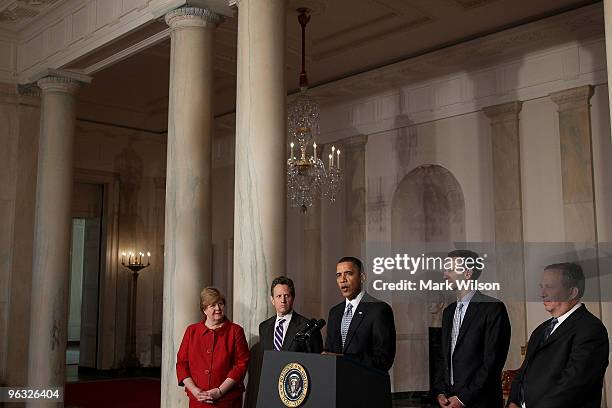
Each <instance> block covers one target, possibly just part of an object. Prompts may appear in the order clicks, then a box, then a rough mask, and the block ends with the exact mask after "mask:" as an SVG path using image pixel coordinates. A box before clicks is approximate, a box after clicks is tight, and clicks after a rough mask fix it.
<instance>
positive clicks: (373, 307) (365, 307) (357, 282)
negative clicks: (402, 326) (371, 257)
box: [325, 257, 395, 372]
mask: <svg viewBox="0 0 612 408" xmlns="http://www.w3.org/2000/svg"><path fill="white" fill-rule="evenodd" d="M364 281H365V273H364V270H363V264H362V263H361V261H360V260H359V259H357V258H354V257H344V258H342V259H340V260H339V261H338V263H337V265H336V283H337V284H338V289H340V293H341V294H342V296H343V297H344V301H343V302H342V303H339V304H337V305H336V306H334V307H333V308H332V309H331V310H330V311H329V318H328V323H327V338H326V341H325V351H326V352H329V353H334V354H343V355H344V356H346V357H348V358H352V359H354V360H356V361H358V362H359V363H361V364H364V365H366V366H369V367H372V368H376V369H378V370H382V371H384V372H387V371H389V369H390V368H391V366H392V365H393V359H394V358H395V322H394V319H393V310H391V307H390V306H389V305H388V304H386V303H385V302H383V301H380V300H378V299H376V298H374V297H372V296H370V295H368V294H367V293H366V292H365V291H364V289H363V282H364Z"/></svg>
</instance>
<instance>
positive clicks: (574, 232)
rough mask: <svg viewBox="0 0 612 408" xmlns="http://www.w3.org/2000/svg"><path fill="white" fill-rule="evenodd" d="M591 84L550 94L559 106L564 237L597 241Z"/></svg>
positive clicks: (571, 240)
mask: <svg viewBox="0 0 612 408" xmlns="http://www.w3.org/2000/svg"><path fill="white" fill-rule="evenodd" d="M592 95H593V87H592V86H590V85H586V86H581V87H578V88H573V89H568V90H565V91H561V92H555V93H553V94H551V95H550V97H551V99H552V100H553V102H555V103H556V104H557V105H558V106H559V138H560V143H561V171H562V183H563V205H564V215H565V240H566V241H568V242H594V241H595V239H596V234H595V206H594V191H593V151H592V148H591V104H590V102H589V101H590V99H591V96H592Z"/></svg>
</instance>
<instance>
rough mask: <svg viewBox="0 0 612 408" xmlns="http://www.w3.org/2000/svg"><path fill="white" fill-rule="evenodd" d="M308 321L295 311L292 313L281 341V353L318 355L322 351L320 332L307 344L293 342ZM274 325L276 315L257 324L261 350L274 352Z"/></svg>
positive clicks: (311, 337)
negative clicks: (295, 352)
mask: <svg viewBox="0 0 612 408" xmlns="http://www.w3.org/2000/svg"><path fill="white" fill-rule="evenodd" d="M309 320H310V319H307V318H305V317H304V316H302V315H301V314H299V313H298V312H296V311H295V310H294V311H293V316H291V321H290V322H289V327H287V333H285V339H284V340H283V346H282V347H281V350H282V351H297V352H302V353H306V352H311V353H320V352H321V351H323V337H322V336H321V332H320V331H317V332H315V333H314V334H313V335H312V336H310V339H309V340H308V343H306V342H304V341H296V340H295V335H296V333H297V332H299V331H300V330H301V329H303V328H304V326H306V323H308V322H309ZM275 324H276V315H274V316H272V317H271V318H269V319H268V320H264V321H263V322H261V323H260V324H259V341H260V343H261V346H262V348H263V350H274V325H275Z"/></svg>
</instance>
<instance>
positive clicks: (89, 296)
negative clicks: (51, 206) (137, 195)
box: [66, 183, 104, 377]
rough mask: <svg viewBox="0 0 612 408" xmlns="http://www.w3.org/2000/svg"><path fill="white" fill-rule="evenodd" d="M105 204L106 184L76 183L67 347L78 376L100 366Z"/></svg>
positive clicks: (72, 372) (72, 369) (72, 371)
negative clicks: (100, 314) (100, 299)
mask: <svg viewBox="0 0 612 408" xmlns="http://www.w3.org/2000/svg"><path fill="white" fill-rule="evenodd" d="M103 207H104V186H103V185H101V184H91V183H75V184H74V193H73V200H72V243H71V271H70V300H69V317H68V339H67V340H68V344H67V347H66V365H67V367H66V373H67V376H68V377H71V376H77V375H78V369H79V368H82V367H87V368H92V369H95V368H97V367H96V362H97V354H98V341H97V340H98V321H99V310H98V309H99V308H98V305H99V298H100V294H99V288H100V284H99V282H100V259H101V252H102V245H101V243H102V242H103V236H102V234H103V230H102V211H103Z"/></svg>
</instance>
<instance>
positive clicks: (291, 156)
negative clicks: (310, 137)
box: [289, 142, 295, 159]
mask: <svg viewBox="0 0 612 408" xmlns="http://www.w3.org/2000/svg"><path fill="white" fill-rule="evenodd" d="M289 146H291V154H290V155H289V157H290V158H291V159H294V158H295V157H293V146H295V144H294V143H293V142H291V144H290V145H289Z"/></svg>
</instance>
